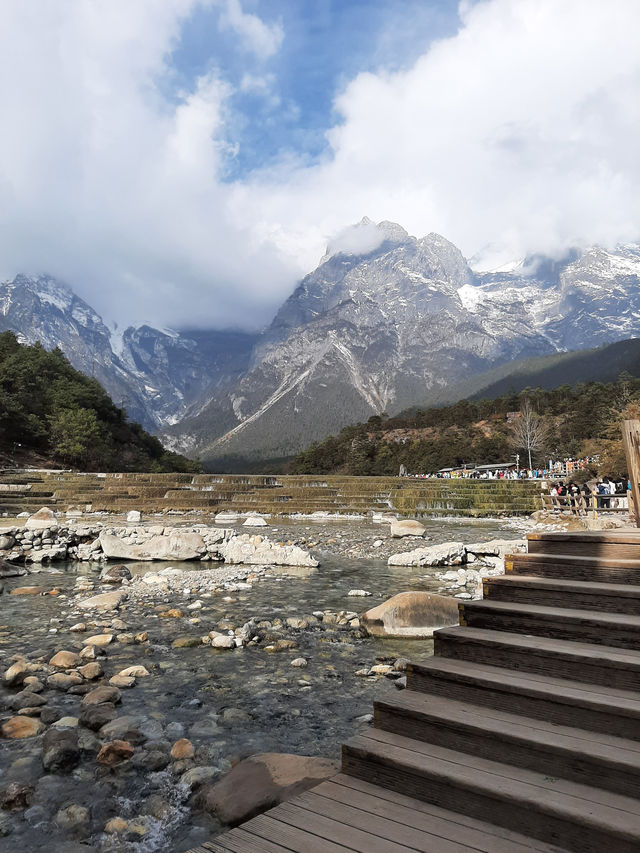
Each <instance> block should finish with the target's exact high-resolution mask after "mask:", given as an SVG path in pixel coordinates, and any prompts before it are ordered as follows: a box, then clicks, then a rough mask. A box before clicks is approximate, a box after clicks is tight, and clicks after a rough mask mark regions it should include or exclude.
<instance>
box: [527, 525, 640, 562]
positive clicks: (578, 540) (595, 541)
mask: <svg viewBox="0 0 640 853" xmlns="http://www.w3.org/2000/svg"><path fill="white" fill-rule="evenodd" d="M527 541H528V543H529V549H528V550H529V553H530V554H564V555H567V556H585V557H605V558H607V559H623V560H627V559H634V558H635V559H637V558H638V555H639V554H640V531H636V530H624V531H619V530H602V531H585V532H584V533H529V534H528V535H527Z"/></svg>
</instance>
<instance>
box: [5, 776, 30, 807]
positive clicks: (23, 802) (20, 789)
mask: <svg viewBox="0 0 640 853" xmlns="http://www.w3.org/2000/svg"><path fill="white" fill-rule="evenodd" d="M33 794H34V789H33V787H32V786H31V785H22V784H20V783H19V782H10V783H9V784H8V785H7V787H6V788H4V789H3V790H2V791H0V809H2V810H3V811H6V812H12V811H24V810H25V809H27V808H29V806H30V805H31V801H32V800H33Z"/></svg>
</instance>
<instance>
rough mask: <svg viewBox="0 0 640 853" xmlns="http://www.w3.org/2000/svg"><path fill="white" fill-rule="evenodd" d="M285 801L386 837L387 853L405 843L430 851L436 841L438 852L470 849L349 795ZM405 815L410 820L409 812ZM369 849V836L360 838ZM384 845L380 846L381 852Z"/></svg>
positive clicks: (423, 852)
mask: <svg viewBox="0 0 640 853" xmlns="http://www.w3.org/2000/svg"><path fill="white" fill-rule="evenodd" d="M286 805H287V806H289V807H291V808H295V809H308V810H309V811H310V812H314V813H315V814H318V815H321V816H323V817H325V818H330V819H331V820H332V821H337V822H339V823H342V824H344V825H345V826H347V827H350V828H351V829H359V830H363V831H364V832H366V833H367V834H369V835H373V836H375V838H376V840H377V841H383V840H386V841H389V842H391V844H390V845H389V846H388V848H387V850H388V851H390V853H392V852H393V851H395V850H396V849H397V850H402V849H403V848H402V846H401V845H405V848H406V849H408V850H416V851H420V853H433V850H434V849H435V845H436V843H437V844H438V848H437V849H438V853H468V851H469V850H470V848H469V845H468V844H463V843H461V842H460V841H457V840H455V839H454V840H452V839H450V838H447V837H446V836H443V834H442V833H441V832H440V833H437V834H436V833H434V832H432V831H431V829H430V828H429V827H428V826H425V821H424V820H423V821H422V824H423V825H422V826H419V827H415V826H413V825H411V823H407V822H401V821H399V820H398V819H397V818H396V819H394V818H393V816H390V815H389V814H386V815H384V814H380V810H379V809H377V808H376V807H375V805H374V806H373V808H369V809H365V810H362V809H360V808H358V806H356V805H355V804H354V803H353V798H350V799H349V802H348V803H345V802H340V801H338V800H335V799H334V798H331V797H322V796H319V795H318V794H316V793H315V792H313V791H311V792H307V793H306V794H302V795H301V796H300V797H296V799H295V800H291V801H290V802H289V803H287V804H286ZM387 811H392V809H391V810H389V809H387ZM407 811H409V810H407ZM408 819H409V820H411V816H410V815H409V816H408ZM338 832H340V833H342V832H344V830H341V829H339V828H338ZM341 837H342V835H341ZM369 849H371V840H370V839H368V840H367V839H364V847H363V853H366V851H368V850H369ZM384 849H385V848H381V853H382V851H383V850H384ZM475 849H476V850H477V849H478V848H477V847H476V848H475ZM385 853H386V851H385Z"/></svg>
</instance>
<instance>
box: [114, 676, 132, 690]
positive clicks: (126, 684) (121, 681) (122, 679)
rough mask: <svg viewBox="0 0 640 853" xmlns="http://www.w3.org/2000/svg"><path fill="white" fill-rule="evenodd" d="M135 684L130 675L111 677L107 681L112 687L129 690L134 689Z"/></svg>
mask: <svg viewBox="0 0 640 853" xmlns="http://www.w3.org/2000/svg"><path fill="white" fill-rule="evenodd" d="M135 683H136V680H135V678H133V677H132V676H130V675H112V676H111V678H110V679H109V684H110V685H111V686H112V687H119V688H124V689H129V688H130V687H134V686H135Z"/></svg>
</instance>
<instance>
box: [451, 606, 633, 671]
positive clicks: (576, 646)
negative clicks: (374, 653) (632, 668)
mask: <svg viewBox="0 0 640 853" xmlns="http://www.w3.org/2000/svg"><path fill="white" fill-rule="evenodd" d="M552 609H553V608H552ZM598 615H600V614H598ZM437 633H438V634H439V635H440V636H442V637H455V638H456V639H463V640H464V639H469V640H482V641H484V642H494V643H500V644H502V645H510V646H514V647H517V648H525V649H530V650H531V651H544V652H553V653H556V654H562V655H563V656H575V657H576V658H577V659H580V658H589V659H592V660H599V661H602V660H607V661H608V662H611V663H621V664H633V665H637V666H640V652H639V651H636V650H635V649H624V648H620V647H619V646H605V645H600V644H599V643H581V642H577V641H575V640H556V639H555V638H553V637H538V636H531V635H527V634H518V633H516V632H513V631H494V630H492V629H491V628H473V627H470V626H468V625H465V626H464V627H463V626H458V625H456V626H453V627H451V628H440V629H439V630H438V631H437Z"/></svg>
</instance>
